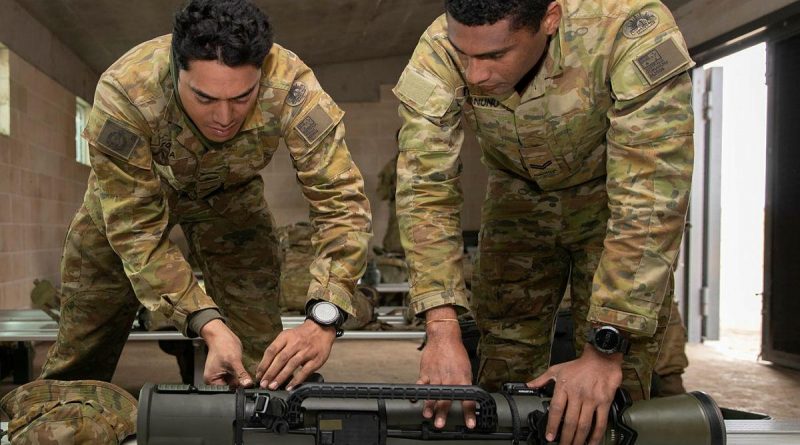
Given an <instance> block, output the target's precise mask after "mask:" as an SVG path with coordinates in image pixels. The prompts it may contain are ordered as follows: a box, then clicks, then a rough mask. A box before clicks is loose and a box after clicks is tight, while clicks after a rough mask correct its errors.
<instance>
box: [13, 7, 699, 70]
mask: <svg viewBox="0 0 800 445" xmlns="http://www.w3.org/2000/svg"><path fill="white" fill-rule="evenodd" d="M253 1H254V3H256V4H257V5H258V6H260V7H261V8H262V9H263V10H264V11H266V12H267V13H268V14H269V16H270V18H271V21H272V24H273V27H274V28H275V41H276V42H278V43H280V44H281V45H284V46H286V47H287V48H290V49H291V50H293V51H294V52H296V53H297V54H299V55H300V57H301V58H302V59H303V60H304V61H305V62H306V63H307V64H309V65H311V66H316V65H322V64H327V63H334V62H350V61H355V60H364V59H375V58H381V57H388V56H398V55H405V54H409V53H410V52H411V51H412V50H413V48H414V45H415V44H416V42H417V40H418V39H419V36H420V34H421V33H422V31H423V30H424V29H425V28H426V27H427V26H428V25H429V24H430V23H431V21H433V19H434V18H436V17H437V16H438V15H439V14H441V12H442V3H443V1H442V0H334V1H325V0H253ZM611 1H613V0H611ZM689 1H691V0H664V2H665V3H666V4H667V5H669V6H670V7H673V8H675V7H678V6H680V5H682V4H684V3H687V2H689ZM16 2H17V3H18V4H19V5H20V6H22V7H23V8H25V10H27V11H28V12H29V13H30V14H31V15H33V16H34V17H36V19H37V20H39V21H40V22H41V23H42V24H44V26H46V27H47V28H48V29H50V30H51V31H52V32H53V33H54V34H55V35H56V36H57V37H58V38H59V40H61V41H62V42H63V43H64V44H65V45H66V46H68V47H69V48H70V49H72V50H73V51H74V52H75V53H76V54H77V55H78V57H80V58H81V59H82V60H84V61H85V62H86V63H87V64H88V65H89V66H90V67H91V68H92V69H93V70H94V71H95V72H97V73H101V72H103V71H104V70H105V68H106V67H107V66H108V65H110V64H111V63H112V62H113V61H114V60H116V59H117V58H118V57H119V56H121V55H122V54H123V53H124V52H125V51H127V50H128V49H130V48H131V47H133V46H134V45H136V44H137V43H140V42H143V41H145V40H148V39H150V38H152V37H155V36H159V35H162V34H167V33H169V32H170V29H171V19H172V14H173V13H174V11H175V10H177V9H178V8H179V7H180V6H181V5H183V4H184V0H135V1H130V0H103V1H97V0H16Z"/></svg>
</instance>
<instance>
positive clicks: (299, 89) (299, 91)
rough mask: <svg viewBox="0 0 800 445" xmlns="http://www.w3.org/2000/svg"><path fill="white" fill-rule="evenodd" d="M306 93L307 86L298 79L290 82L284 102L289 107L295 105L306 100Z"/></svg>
mask: <svg viewBox="0 0 800 445" xmlns="http://www.w3.org/2000/svg"><path fill="white" fill-rule="evenodd" d="M307 94H308V87H307V86H306V84H304V83H303V82H300V81H299V80H298V81H297V82H295V83H293V84H292V88H291V89H290V90H289V94H288V95H287V96H286V104H287V105H289V106H290V107H296V106H298V105H300V104H301V103H303V101H304V100H306V95H307Z"/></svg>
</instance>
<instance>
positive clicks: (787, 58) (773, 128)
mask: <svg viewBox="0 0 800 445" xmlns="http://www.w3.org/2000/svg"><path fill="white" fill-rule="evenodd" d="M767 51H768V52H767V64H768V68H767V84H768V86H769V111H768V116H769V118H768V122H769V124H768V129H767V134H768V136H767V196H766V215H765V245H764V250H765V252H764V253H765V255H764V256H765V258H764V312H763V336H762V348H761V350H762V356H763V358H764V359H766V360H769V361H771V362H773V363H776V364H780V365H784V366H789V367H793V368H796V369H800V323H799V322H798V319H797V318H798V316H799V315H800V34H797V35H794V36H793V37H790V38H786V39H783V40H779V41H774V42H770V43H769V45H768V50H767Z"/></svg>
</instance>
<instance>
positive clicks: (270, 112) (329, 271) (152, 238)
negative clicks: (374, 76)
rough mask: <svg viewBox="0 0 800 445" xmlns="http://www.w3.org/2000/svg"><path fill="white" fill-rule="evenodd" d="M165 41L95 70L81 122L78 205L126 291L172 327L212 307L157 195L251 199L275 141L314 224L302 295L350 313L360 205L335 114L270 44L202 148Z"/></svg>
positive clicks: (360, 242) (236, 202)
mask: <svg viewBox="0 0 800 445" xmlns="http://www.w3.org/2000/svg"><path fill="white" fill-rule="evenodd" d="M170 45H171V36H163V37H158V38H156V39H153V40H150V41H148V42H145V43H142V44H140V45H139V46H137V47H135V48H133V49H132V50H131V51H129V52H128V53H127V54H125V55H124V56H123V57H122V58H120V59H119V60H118V61H117V62H115V63H114V64H113V65H112V66H111V67H110V68H109V69H108V70H107V71H106V72H105V73H104V74H103V75H102V76H101V78H100V81H99V83H98V86H97V91H96V94H95V99H94V106H93V108H92V111H91V113H90V116H89V120H88V124H87V127H86V128H85V130H84V132H83V136H84V137H85V138H86V139H87V140H88V142H89V147H90V159H91V165H92V171H91V174H90V177H89V184H88V190H87V192H86V196H85V198H84V205H85V206H86V207H87V208H88V209H89V212H90V214H91V216H92V219H93V220H94V222H95V224H97V226H98V227H99V228H100V229H101V230H102V231H104V233H105V234H106V236H107V238H108V240H109V243H110V244H111V246H112V247H113V249H114V251H116V253H117V254H118V255H119V257H120V259H121V260H122V264H123V266H124V269H125V273H126V275H127V276H128V278H129V279H130V282H131V284H132V286H133V289H134V291H135V292H136V295H137V297H138V298H139V299H140V300H141V301H142V302H143V304H145V306H147V307H148V309H150V310H160V311H162V312H163V313H165V314H166V315H167V316H168V317H169V318H170V319H172V321H173V322H175V323H176V325H177V326H178V327H179V328H181V330H182V331H183V332H184V333H186V329H187V322H186V321H187V317H188V316H189V315H190V314H192V313H194V312H197V311H200V310H203V309H208V308H216V305H215V304H214V302H213V301H212V300H211V299H210V298H209V297H208V296H207V295H206V293H205V292H204V291H203V290H202V289H201V288H200V286H199V285H198V283H197V280H196V279H195V277H194V275H193V273H192V270H191V267H190V266H189V264H188V263H187V262H186V260H185V259H184V257H183V255H182V254H181V252H180V251H179V249H178V247H177V246H176V245H174V244H173V243H172V242H170V241H169V239H168V237H167V235H168V234H167V233H166V231H167V229H168V223H169V203H168V199H167V197H168V196H169V195H175V193H173V192H178V194H179V195H180V196H185V197H187V198H188V199H204V200H206V201H207V202H208V203H209V205H210V206H211V207H212V208H213V209H214V210H216V211H218V212H219V213H221V214H226V213H229V212H247V211H248V209H257V208H259V206H260V205H261V202H262V200H263V187H262V186H261V182H260V181H253V179H254V178H256V177H257V176H258V175H259V171H260V170H261V169H262V168H264V166H266V165H267V164H268V163H269V162H270V160H271V159H272V156H273V154H274V153H275V151H276V150H277V148H278V144H279V141H280V139H283V140H284V141H285V143H286V146H287V147H288V150H289V152H290V154H291V159H292V163H293V166H294V168H295V170H296V171H297V180H298V182H299V184H300V186H301V188H302V190H303V194H304V195H305V197H306V200H307V201H308V203H309V206H310V214H311V217H312V221H313V223H314V226H315V228H316V234H315V236H314V239H313V242H314V246H315V249H316V260H315V261H314V263H313V264H312V266H311V272H312V275H313V277H314V279H313V281H312V283H311V285H310V287H309V291H308V293H309V297H310V298H315V299H323V300H328V301H331V302H333V303H335V304H336V305H338V306H339V307H341V308H342V309H343V310H345V311H346V312H348V313H351V314H352V312H353V307H352V305H351V296H352V294H353V292H354V291H355V285H356V281H357V279H358V277H359V276H360V274H361V273H363V269H364V263H365V258H366V248H367V243H368V241H369V237H370V232H371V215H370V210H369V203H368V201H367V199H366V196H365V194H364V183H363V179H362V176H361V173H360V172H359V171H358V169H357V168H356V166H355V165H354V164H353V161H352V159H351V157H350V154H349V152H348V150H347V146H346V144H345V142H344V124H343V123H342V122H341V120H342V117H343V115H344V112H343V111H342V110H341V109H340V108H339V107H338V106H337V105H336V104H335V103H334V102H333V100H332V99H331V98H330V96H328V95H327V94H326V93H325V92H324V91H323V90H322V88H321V87H320V85H319V83H318V82H317V80H316V78H315V77H314V74H313V72H312V71H311V70H310V69H309V68H308V67H307V66H306V65H305V64H304V63H303V62H302V61H301V60H300V59H299V58H298V57H297V56H296V55H295V54H294V53H292V52H291V51H288V50H286V49H284V48H282V47H281V46H279V45H277V44H275V45H273V46H272V49H271V51H270V52H269V54H268V55H267V57H266V59H265V61H264V65H263V66H262V77H261V83H260V86H259V91H258V95H259V97H258V99H257V101H256V104H255V106H254V108H253V110H252V111H251V112H250V114H249V115H248V117H247V118H246V119H245V121H244V123H243V124H242V127H241V129H240V130H239V133H238V134H237V135H236V136H235V137H234V138H232V139H231V140H229V141H227V142H225V143H223V144H218V146H216V147H214V146H209V144H208V143H204V142H203V141H202V140H201V139H200V138H198V137H196V136H195V135H194V134H193V132H192V131H191V128H190V124H191V121H190V120H189V118H188V117H187V116H185V115H184V113H183V112H182V111H181V108H180V107H179V105H178V103H176V97H177V88H176V85H174V82H173V78H172V76H171V74H170V68H169V67H170V59H171V58H170ZM254 185H255V186H257V187H255V186H254ZM237 186H238V187H237Z"/></svg>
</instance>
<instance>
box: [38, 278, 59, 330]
mask: <svg viewBox="0 0 800 445" xmlns="http://www.w3.org/2000/svg"><path fill="white" fill-rule="evenodd" d="M60 305H61V294H60V292H59V291H58V289H56V287H55V286H53V283H51V282H50V280H38V279H37V280H33V290H31V307H33V308H34V309H41V310H42V311H44V313H46V314H47V316H48V317H50V318H52V319H53V320H55V321H56V322H58V320H59V316H58V314H57V313H56V312H55V310H57V309H58V308H59V306H60Z"/></svg>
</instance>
